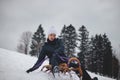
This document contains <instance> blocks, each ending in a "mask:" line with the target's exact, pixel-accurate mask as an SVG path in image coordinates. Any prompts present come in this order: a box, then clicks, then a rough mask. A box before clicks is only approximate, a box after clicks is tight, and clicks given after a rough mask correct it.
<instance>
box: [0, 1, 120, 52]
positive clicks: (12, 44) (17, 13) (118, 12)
mask: <svg viewBox="0 0 120 80" xmlns="http://www.w3.org/2000/svg"><path fill="white" fill-rule="evenodd" d="M119 8H120V0H0V47H1V48H6V49H10V50H15V49H16V46H17V43H18V42H19V39H20V35H21V34H22V32H24V31H31V32H35V31H36V29H37V28H38V26H39V24H42V26H43V27H44V30H45V32H46V33H47V31H48V28H49V27H51V26H55V27H56V30H57V32H58V34H59V32H60V30H61V29H62V27H63V25H64V24H66V25H69V24H73V26H75V27H76V30H77V29H78V28H79V27H81V25H85V26H86V27H87V29H88V31H89V32H90V36H91V35H95V34H103V33H106V34H107V35H108V37H109V39H110V41H111V42H112V46H113V48H114V49H116V50H118V48H119V45H120V31H119V30H120V9H119Z"/></svg>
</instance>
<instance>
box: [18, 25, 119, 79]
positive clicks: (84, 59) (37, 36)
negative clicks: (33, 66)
mask: <svg viewBox="0 0 120 80" xmlns="http://www.w3.org/2000/svg"><path fill="white" fill-rule="evenodd" d="M59 38H60V39H62V41H63V43H64V46H65V54H66V55H67V56H68V57H73V56H76V57H78V58H79V60H80V62H81V65H82V66H83V67H85V68H86V69H87V70H89V71H91V72H95V73H99V74H100V75H105V76H109V77H113V78H117V76H118V71H119V64H118V63H119V62H118V59H117V58H116V57H115V56H114V54H113V49H112V45H111V42H110V40H109V38H108V36H107V34H105V33H104V34H95V35H94V36H92V37H90V36H89V31H88V30H87V28H86V27H85V26H84V25H82V26H81V27H79V29H78V33H77V31H76V29H75V27H74V26H73V25H72V24H70V25H68V26H66V25H64V26H63V28H62V30H61V33H60V35H59ZM31 39H32V40H31V44H30V48H31V50H30V51H29V52H26V51H25V54H30V55H31V56H38V55H39V52H40V50H41V47H42V45H44V42H45V40H46V36H45V33H44V29H43V27H42V25H39V27H38V29H37V31H36V32H35V33H34V34H33V36H32V38H31ZM28 48H29V46H27V48H26V49H28ZM19 49H20V48H19V47H18V50H19ZM24 50H25V49H24ZM76 50H77V51H78V52H77V53H76ZM19 51H20V50H19ZM27 51H28V50H27ZM23 52H24V51H23Z"/></svg>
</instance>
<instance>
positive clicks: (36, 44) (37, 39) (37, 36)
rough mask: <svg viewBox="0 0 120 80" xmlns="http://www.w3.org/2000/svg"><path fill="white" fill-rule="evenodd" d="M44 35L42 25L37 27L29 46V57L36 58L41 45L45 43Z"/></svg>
mask: <svg viewBox="0 0 120 80" xmlns="http://www.w3.org/2000/svg"><path fill="white" fill-rule="evenodd" d="M45 39H46V38H45V34H44V30H43V28H42V25H39V27H38V29H37V31H36V32H35V33H34V35H33V37H32V45H31V47H30V48H31V51H30V55H31V56H38V55H39V52H40V50H41V47H42V45H43V44H44V42H45Z"/></svg>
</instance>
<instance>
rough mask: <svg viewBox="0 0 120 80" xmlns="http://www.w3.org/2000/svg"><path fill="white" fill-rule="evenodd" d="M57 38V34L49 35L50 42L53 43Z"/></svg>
mask: <svg viewBox="0 0 120 80" xmlns="http://www.w3.org/2000/svg"><path fill="white" fill-rule="evenodd" d="M55 38H56V34H54V33H51V34H49V35H48V39H49V40H50V41H53V40H54V39H55Z"/></svg>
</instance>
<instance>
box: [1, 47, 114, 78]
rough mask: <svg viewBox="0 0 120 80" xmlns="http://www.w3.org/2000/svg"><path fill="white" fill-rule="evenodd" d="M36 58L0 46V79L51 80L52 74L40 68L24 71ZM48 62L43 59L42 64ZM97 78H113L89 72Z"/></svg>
mask: <svg viewBox="0 0 120 80" xmlns="http://www.w3.org/2000/svg"><path fill="white" fill-rule="evenodd" d="M36 60H37V58H34V57H31V56H28V55H24V54H21V53H18V52H13V51H9V50H5V49H1V48H0V80H52V79H53V76H52V75H51V74H48V73H44V72H41V71H40V68H41V67H40V68H39V69H38V70H36V71H34V72H32V73H29V74H27V73H26V72H25V71H26V70H27V69H28V68H30V67H32V66H33V64H34V63H35V62H36ZM45 64H48V61H45V62H44V64H43V65H45ZM89 73H90V75H91V76H92V77H95V76H97V77H98V79H99V80H114V79H111V78H107V77H102V76H99V75H95V74H94V73H91V72H89ZM74 78H75V77H74Z"/></svg>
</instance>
